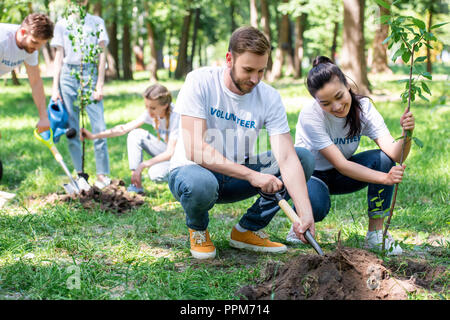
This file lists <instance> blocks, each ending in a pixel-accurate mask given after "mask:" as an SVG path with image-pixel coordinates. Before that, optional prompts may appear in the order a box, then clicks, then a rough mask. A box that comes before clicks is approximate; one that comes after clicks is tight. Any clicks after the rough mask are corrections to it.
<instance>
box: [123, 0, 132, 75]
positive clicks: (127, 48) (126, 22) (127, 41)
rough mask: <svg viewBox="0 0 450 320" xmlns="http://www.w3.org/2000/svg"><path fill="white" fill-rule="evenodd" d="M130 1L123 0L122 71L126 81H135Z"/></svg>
mask: <svg viewBox="0 0 450 320" xmlns="http://www.w3.org/2000/svg"><path fill="white" fill-rule="evenodd" d="M127 3H128V1H127V0H122V20H123V35H122V70H123V78H124V79H125V80H132V79H133V70H132V63H131V35H130V19H129V17H128V14H129V12H128V5H127Z"/></svg>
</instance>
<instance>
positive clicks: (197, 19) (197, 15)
mask: <svg viewBox="0 0 450 320" xmlns="http://www.w3.org/2000/svg"><path fill="white" fill-rule="evenodd" d="M199 24H200V8H196V9H195V20H194V32H193V34H192V45H191V55H190V59H189V63H188V72H190V71H192V69H193V63H194V56H195V45H196V43H197V33H198V26H199Z"/></svg>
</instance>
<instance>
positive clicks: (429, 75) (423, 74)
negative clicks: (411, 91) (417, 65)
mask: <svg viewBox="0 0 450 320" xmlns="http://www.w3.org/2000/svg"><path fill="white" fill-rule="evenodd" d="M422 77H425V78H427V79H428V80H432V79H433V77H432V76H431V73H429V72H424V73H422Z"/></svg>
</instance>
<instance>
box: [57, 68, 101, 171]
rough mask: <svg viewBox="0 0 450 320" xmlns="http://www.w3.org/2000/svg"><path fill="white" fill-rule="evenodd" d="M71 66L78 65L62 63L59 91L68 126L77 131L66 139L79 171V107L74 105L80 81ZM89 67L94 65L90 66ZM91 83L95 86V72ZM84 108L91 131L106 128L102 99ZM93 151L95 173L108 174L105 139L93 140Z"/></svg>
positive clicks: (85, 78)
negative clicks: (71, 137)
mask: <svg viewBox="0 0 450 320" xmlns="http://www.w3.org/2000/svg"><path fill="white" fill-rule="evenodd" d="M73 68H75V69H77V70H78V69H79V66H77V65H67V64H64V65H63V67H62V70H61V76H60V79H59V88H60V92H61V98H62V99H63V101H64V105H65V106H66V109H67V113H68V114H69V121H68V122H69V128H74V129H75V130H76V131H77V135H76V136H75V137H74V138H73V139H67V140H68V143H69V152H70V156H71V157H72V162H73V165H74V167H75V170H77V172H81V171H82V170H81V156H82V150H81V142H80V135H79V132H80V124H79V123H80V122H79V116H80V108H79V106H78V104H77V105H74V103H75V102H76V101H77V98H78V88H79V87H80V83H79V81H78V80H77V79H76V78H75V76H73V75H71V74H70V72H71V70H72V69H73ZM90 68H94V67H93V66H90ZM85 71H86V72H85ZM85 71H83V79H84V81H86V82H87V78H88V75H89V74H90V72H89V71H88V70H85ZM92 83H93V84H92V86H93V88H95V85H96V83H97V72H95V76H94V77H93V82H92ZM85 110H86V112H87V115H88V116H89V120H90V122H91V128H92V133H98V132H101V131H104V130H106V124H105V119H104V117H103V100H102V101H97V102H96V103H92V104H90V105H88V106H86V109H85ZM94 152H95V164H96V167H97V174H109V155H108V146H107V144H106V139H95V140H94Z"/></svg>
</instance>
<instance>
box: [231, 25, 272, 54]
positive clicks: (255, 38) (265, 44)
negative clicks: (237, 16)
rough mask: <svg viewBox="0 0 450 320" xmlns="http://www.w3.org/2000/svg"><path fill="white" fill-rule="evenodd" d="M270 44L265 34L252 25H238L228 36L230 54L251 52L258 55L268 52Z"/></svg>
mask: <svg viewBox="0 0 450 320" xmlns="http://www.w3.org/2000/svg"><path fill="white" fill-rule="evenodd" d="M270 50H271V46H270V43H269V41H268V40H267V38H266V36H265V35H264V34H263V33H262V32H261V31H259V30H258V29H256V28H254V27H240V28H238V29H236V30H235V31H234V32H233V34H232V35H231V38H230V43H229V45H228V51H229V52H231V53H232V54H242V53H244V52H247V51H248V52H251V53H254V54H257V55H260V56H263V55H265V54H266V53H269V54H270Z"/></svg>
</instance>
